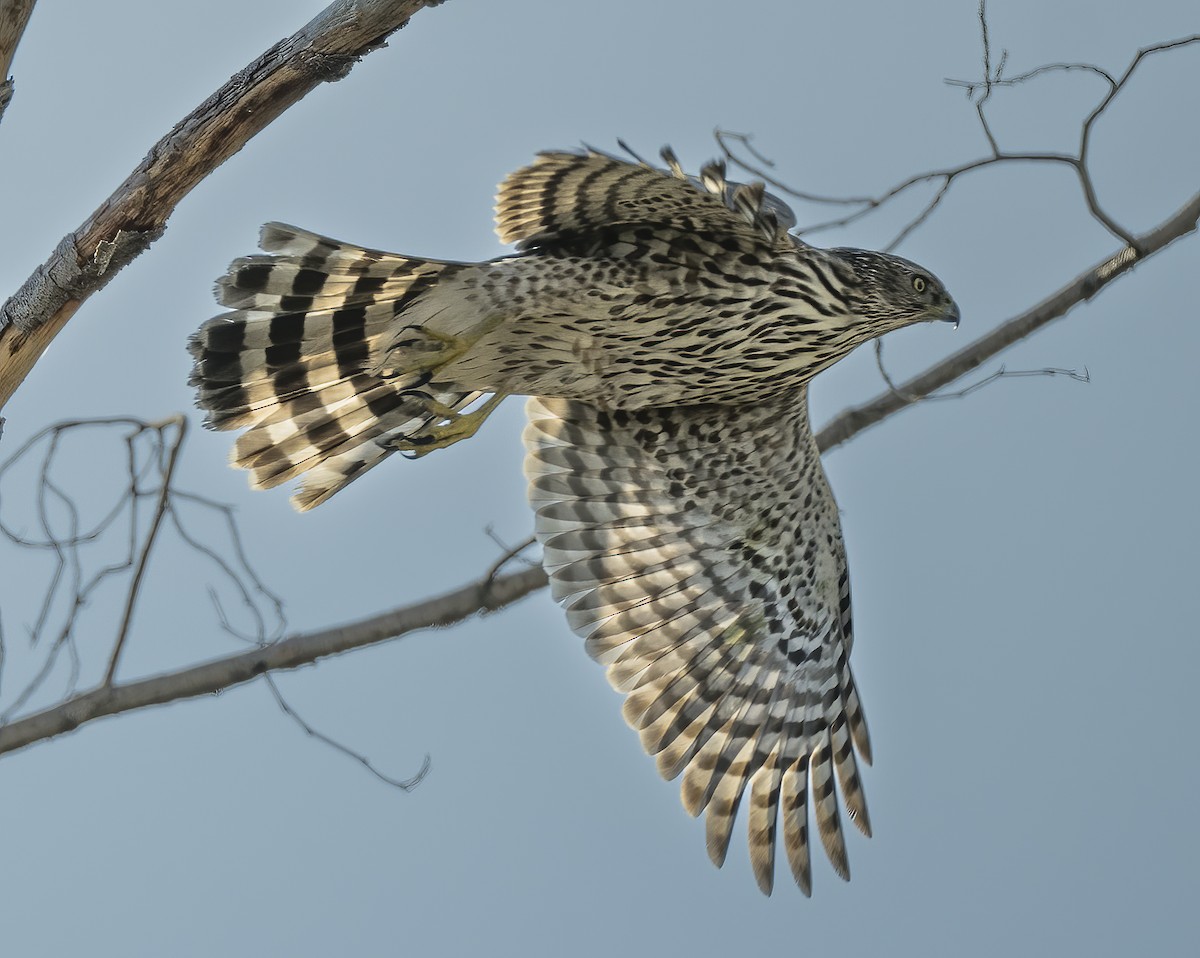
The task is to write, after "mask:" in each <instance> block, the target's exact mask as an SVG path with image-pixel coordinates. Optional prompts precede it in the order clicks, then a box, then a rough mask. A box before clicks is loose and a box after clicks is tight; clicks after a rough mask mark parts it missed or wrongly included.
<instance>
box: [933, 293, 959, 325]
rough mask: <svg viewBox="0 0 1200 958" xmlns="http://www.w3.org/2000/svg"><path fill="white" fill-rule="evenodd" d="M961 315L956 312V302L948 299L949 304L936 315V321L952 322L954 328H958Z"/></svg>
mask: <svg viewBox="0 0 1200 958" xmlns="http://www.w3.org/2000/svg"><path fill="white" fill-rule="evenodd" d="M960 318H961V317H960V316H959V314H958V303H956V302H955V301H954V300H950V305H949V306H947V307H946V308H945V310H944V311H943V312H942V315H941V316H938V317H936V319H937V320H938V322H942V323H953V324H954V328H955V329H958V322H959V319H960Z"/></svg>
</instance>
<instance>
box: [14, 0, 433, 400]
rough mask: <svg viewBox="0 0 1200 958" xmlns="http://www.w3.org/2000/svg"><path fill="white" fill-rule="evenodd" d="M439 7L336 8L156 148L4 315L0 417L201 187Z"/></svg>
mask: <svg viewBox="0 0 1200 958" xmlns="http://www.w3.org/2000/svg"><path fill="white" fill-rule="evenodd" d="M437 2H440V0H336V2H334V3H332V4H330V5H329V6H328V7H326V8H325V10H324V11H322V12H321V13H320V14H319V15H317V16H316V17H315V18H314V19H313V20H311V21H310V22H309V23H308V24H306V25H305V26H304V27H302V28H301V29H300V30H298V31H297V32H296V33H294V34H292V36H290V37H288V38H287V39H285V40H281V41H280V42H279V43H277V44H275V45H274V46H273V47H271V49H269V50H267V51H266V52H265V53H264V54H262V55H261V56H260V57H258V58H257V59H255V60H254V62H252V63H250V64H249V65H247V66H246V67H245V68H244V69H242V70H241V71H240V72H239V73H237V74H236V75H234V76H233V77H232V78H231V79H230V80H229V82H228V83H226V84H225V85H224V86H223V87H221V89H219V90H217V92H216V93H214V94H213V95H212V96H210V97H209V98H208V99H207V100H205V101H204V103H202V104H200V106H198V107H197V108H196V109H195V110H193V111H192V112H191V113H190V114H188V116H186V117H185V118H184V119H183V120H181V121H180V122H179V123H178V124H177V125H176V126H175V128H174V129H173V130H171V132H170V133H168V134H167V135H166V136H165V137H163V138H162V139H161V140H159V141H158V143H156V144H155V145H154V146H153V147H152V148H151V150H150V153H149V154H148V155H147V156H146V158H145V159H144V160H143V161H142V162H141V164H140V165H139V166H138V168H137V169H135V170H134V171H133V172H132V173H131V174H130V175H129V178H128V179H126V181H125V182H124V183H122V184H121V186H120V187H118V188H117V190H116V192H115V193H113V194H112V196H110V197H109V198H108V199H107V200H105V201H104V202H103V203H102V204H101V205H100V208H99V209H97V210H96V211H95V212H94V213H93V214H92V215H91V216H90V217H88V219H87V220H85V221H84V223H83V224H82V225H81V226H80V227H79V228H78V229H77V230H75V232H73V233H70V234H68V235H67V236H65V237H64V238H63V239H62V241H61V242H60V243H59V244H58V246H57V248H56V249H55V250H54V252H53V253H51V255H50V258H49V259H48V260H46V262H45V263H44V264H42V265H41V266H39V267H38V268H37V270H35V271H34V273H33V275H32V276H30V277H29V279H27V280H26V281H25V283H24V284H23V285H22V286H21V288H20V289H19V290H18V291H17V292H16V294H14V295H13V297H12V298H11V299H9V300H8V302H6V303H5V304H4V305H3V307H0V409H3V407H4V404H5V403H6V402H7V401H8V399H9V397H10V396H12V394H13V392H14V391H15V390H16V389H17V387H18V386H20V384H21V383H22V382H23V381H24V379H25V377H26V376H27V375H28V373H29V371H30V370H31V369H32V368H33V366H34V364H35V363H36V362H37V359H38V357H39V356H40V355H41V354H42V352H43V351H44V350H45V348H46V346H47V345H49V343H50V341H51V340H52V339H53V338H54V337H55V336H56V335H57V334H58V333H59V331H60V330H61V329H62V328H63V326H64V325H65V324H66V323H67V321H68V320H69V319H70V318H71V316H72V314H73V313H74V312H75V310H76V309H78V308H79V306H80V304H81V303H82V302H83V301H84V300H85V299H87V298H88V297H89V296H91V295H92V293H95V292H96V291H97V290H99V289H101V288H102V287H103V286H104V285H105V284H106V283H108V281H109V280H110V279H112V278H113V276H115V275H116V274H117V272H119V271H120V269H121V268H122V267H124V266H125V265H126V264H127V263H128V262H130V261H131V260H132V259H134V258H135V257H136V256H138V255H139V254H140V253H142V252H143V251H145V250H146V249H147V248H148V247H149V246H150V244H151V243H153V242H154V240H156V239H157V238H158V237H159V236H161V235H162V233H163V230H164V229H165V228H166V222H167V218H168V217H169V216H170V215H171V213H172V212H174V210H175V207H176V206H177V205H178V204H179V202H180V200H182V199H183V197H185V196H186V195H187V194H188V193H189V192H190V191H191V190H192V188H193V187H195V186H196V184H198V183H199V182H200V181H201V180H203V179H204V177H206V176H207V175H208V174H210V173H211V172H212V171H213V170H215V169H216V168H217V167H218V166H220V165H221V164H222V163H223V162H225V160H227V159H229V157H231V156H233V154H235V153H236V152H238V150H240V149H241V148H242V147H243V146H245V144H246V143H247V141H248V140H249V139H250V138H251V137H253V136H254V135H255V134H256V133H258V132H259V131H260V130H262V129H264V128H265V127H266V126H267V125H268V124H269V123H271V121H272V120H274V119H275V118H276V117H278V116H279V115H280V114H281V113H283V111H284V110H286V109H287V108H288V107H290V106H291V105H292V104H294V103H296V102H297V101H299V100H300V99H301V98H302V97H303V96H304V95H305V94H307V93H308V92H309V91H310V90H312V89H313V88H314V87H316V86H317V85H318V84H320V83H324V82H327V81H333V80H340V79H341V78H342V77H344V76H345V75H346V74H347V73H349V72H350V69H351V68H352V67H353V66H354V64H355V63H356V62H357V61H358V60H359V59H360V58H361V57H363V56H365V55H366V54H368V53H370V52H371V51H372V50H376V49H379V48H380V47H381V46H383V45H384V41H385V40H386V39H387V37H388V36H390V35H391V34H392V33H393V32H394V31H396V30H398V29H399V28H400V27H402V26H403V25H404V24H405V23H407V22H408V20H409V19H410V18H411V17H412V16H413V14H415V13H416V12H417V11H418V10H420V9H421V8H423V7H426V6H433V5H435V4H436V3H437Z"/></svg>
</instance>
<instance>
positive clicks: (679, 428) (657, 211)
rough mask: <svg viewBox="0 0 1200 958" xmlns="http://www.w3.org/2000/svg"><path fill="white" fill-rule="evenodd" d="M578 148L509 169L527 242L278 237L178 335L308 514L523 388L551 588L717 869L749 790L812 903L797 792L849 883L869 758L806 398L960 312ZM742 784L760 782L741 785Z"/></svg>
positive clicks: (758, 862) (503, 232)
mask: <svg viewBox="0 0 1200 958" xmlns="http://www.w3.org/2000/svg"><path fill="white" fill-rule="evenodd" d="M663 155H664V159H665V160H666V162H667V167H668V169H666V170H659V169H655V168H653V167H650V166H648V165H646V164H644V163H640V162H637V163H633V162H627V161H625V160H622V159H619V158H616V157H612V156H608V155H606V154H603V153H598V152H596V151H592V150H589V151H583V152H579V153H567V152H552V153H545V154H542V155H540V156H539V157H538V158H537V160H536V161H535V162H534V163H533V164H531V165H530V166H528V167H525V168H523V169H521V170H518V171H517V172H515V173H513V174H512V175H510V176H509V177H508V178H506V179H505V181H504V182H503V183H502V184H501V187H500V193H499V195H498V197H497V207H496V212H497V231H498V232H499V234H500V236H501V238H502V239H503V240H504V241H506V242H514V243H516V244H517V250H518V252H517V254H516V255H512V256H505V257H500V258H498V259H495V260H490V261H488V262H484V263H454V262H443V261H437V260H430V259H422V258H418V257H412V256H404V255H399V254H394V253H386V252H382V251H379V250H369V249H363V248H360V247H356V246H352V245H350V244H346V243H340V242H338V241H335V240H331V239H328V238H326V237H322V236H319V235H317V234H314V233H309V232H306V231H304V230H299V229H296V228H294V227H289V226H283V225H281V224H268V225H267V226H266V227H264V229H263V234H262V248H263V250H264V253H265V255H257V256H250V257H245V258H243V259H239V260H237V261H235V262H234V263H233V265H232V266H231V267H230V270H229V272H228V274H227V275H226V276H225V277H224V278H223V279H221V280H220V281H219V283H218V287H217V295H218V299H219V300H220V302H221V303H222V305H224V306H227V307H229V309H230V310H231V311H230V312H228V313H225V314H223V315H221V316H218V317H216V318H215V319H212V320H210V321H209V322H208V323H205V324H204V326H202V327H201V329H200V330H199V331H198V332H197V333H196V335H195V336H194V337H193V339H192V342H191V350H192V353H193V355H194V357H195V360H196V363H195V368H194V372H193V377H192V378H193V382H194V383H195V384H196V386H197V387H198V402H199V405H201V406H202V407H203V408H205V409H206V410H208V413H209V418H208V422H209V424H210V425H212V426H214V427H215V428H219V429H232V428H244V429H245V430H246V431H245V433H244V434H243V435H242V436H241V437H240V438H239V439H238V441H237V443H236V445H235V448H234V457H233V458H234V463H235V465H238V466H242V467H244V468H247V469H249V470H250V474H251V483H252V485H254V486H258V487H268V486H274V485H277V484H279V483H281V482H284V481H287V480H289V479H291V478H293V477H298V478H300V479H301V486H300V489H299V491H298V492H297V494H296V495H295V496H294V497H293V502H294V503H295V504H296V506H297V508H300V509H308V508H311V507H312V506H314V505H317V504H319V503H320V502H323V501H324V500H325V499H327V498H329V497H330V496H331V495H333V494H334V493H335V492H337V491H338V490H340V489H341V488H343V487H344V486H345V485H346V484H347V483H349V482H350V481H351V480H353V479H355V478H356V477H358V476H360V475H362V474H363V473H364V472H365V471H366V470H368V469H369V468H371V467H372V466H374V465H375V464H377V463H378V462H380V461H382V459H384V458H386V457H387V456H388V455H389V454H390V453H392V452H397V451H398V452H401V453H402V454H405V455H408V456H419V455H424V454H425V453H428V452H430V451H433V450H435V449H440V448H442V447H444V446H447V445H450V444H451V443H454V442H458V441H459V440H461V439H464V438H467V437H469V436H470V435H472V434H473V433H474V432H475V431H476V429H478V428H479V426H480V425H481V424H482V422H483V421H484V420H485V419H486V418H487V416H488V415H489V413H490V412H491V411H492V409H493V408H494V407H495V405H496V403H498V402H499V401H501V400H502V399H503V398H504V397H505V396H506V395H509V394H521V395H527V396H533V397H538V398H535V399H531V400H530V403H529V406H528V412H529V424H528V426H527V427H526V430H525V443H526V451H527V455H526V472H527V474H528V477H529V497H530V502H531V504H532V506H533V508H534V511H535V513H536V517H537V525H536V530H537V536H538V539H539V541H540V542H541V544H542V546H543V550H544V559H543V561H544V564H545V567H546V570H547V572H548V574H549V576H550V580H551V585H552V589H553V592H554V596H555V598H556V599H558V600H559V601H560V602H562V603H563V604H564V606H565V608H566V611H567V617H568V621H569V623H570V625H571V627H572V628H573V629H574V630H575V631H576V632H577V633H578V634H579V635H581V636H582V637H584V639H585V643H586V647H587V649H588V651H589V652H590V653H591V654H592V655H593V656H594V657H595V658H596V659H597V660H598V661H600V662H602V663H603V664H605V665H606V667H607V670H608V677H609V680H610V682H611V683H612V685H613V687H614V688H616V689H618V690H619V691H621V692H623V693H625V694H626V701H625V709H624V714H625V717H626V719H627V721H628V722H629V723H630V725H631V726H633V727H634V728H635V729H637V730H638V732H639V734H640V736H641V739H642V743H643V745H644V746H645V748H646V750H647V751H648V752H650V753H652V754H654V755H655V756H656V761H657V763H658V767H659V770H660V771H661V772H662V773H663V774H664V775H665V776H667V777H668V778H674V777H676V776H681V795H682V798H683V802H684V805H685V807H686V808H687V809H688V811H690V812H691V813H692V814H694V815H696V814H699V813H700V812H702V811H703V812H704V813H705V815H706V823H707V826H706V827H707V835H708V848H709V854H710V856H711V857H712V859H713V861H714V862H716V863H717V864H718V865H720V864H721V863H722V862H723V861H724V858H725V854H726V850H727V848H728V844H729V840H730V835H731V830H732V827H733V822H734V817H735V815H736V812H737V809H738V807H739V804H741V803H742V801H743V798H745V799H746V800H747V803H748V811H747V814H746V819H747V823H748V826H749V842H750V852H751V862H752V865H753V869H754V873H755V877H756V879H757V881H758V884H759V887H760V888H762V890H763V891H765V892H768V893H769V892H770V891H771V888H772V884H773V876H774V853H775V844H776V843H775V837H776V830H777V828H781V829H782V836H783V845H784V848H785V850H786V853H787V858H788V861H789V864H790V866H791V870H792V872H793V875H794V877H795V879H796V882H797V884H798V885H799V886H800V887H801V888H802V889H803V890H804V892H805V893H806V894H808V893H809V892H810V890H811V881H812V878H811V867H810V861H809V838H808V809H809V807H811V808H812V811H813V820H814V821H815V823H816V827H817V832H818V835H819V837H820V840H821V842H822V844H823V845H824V847H825V849H826V852H827V853H828V856H829V859H830V861H831V862H832V863H833V867H834V869H835V871H837V872H838V874H840V875H842V877H848V875H849V871H848V866H847V861H846V849H845V841H844V836H843V832H842V827H841V823H840V817H839V813H838V792H839V789H840V794H841V798H842V801H844V803H845V805H846V808H847V810H848V811H849V813H850V815H851V817H852V818H853V819H854V821H855V823H856V824H857V825H858V826H859V827H860V828H861V829H862V831H864V832H866V833H869V830H870V826H869V824H868V819H867V811H866V802H865V799H864V797H863V791H862V783H861V779H860V775H859V768H858V761H857V758H856V756H857V757H861V758H862V759H863V760H865V761H867V762H869V761H870V745H869V741H868V737H867V731H866V723H865V721H864V719H863V715H862V709H861V706H860V704H859V699H858V693H857V691H856V689H855V686H854V680H853V677H852V675H851V671H850V664H849V654H850V649H851V644H852V636H851V625H850V586H849V576H848V573H847V568H846V558H845V552H844V549H843V545H842V536H841V529H840V524H839V521H838V512H837V507H836V504H835V502H834V499H833V496H832V494H831V492H830V490H829V486H828V484H827V482H826V480H825V476H824V472H823V470H822V468H821V463H820V458H819V455H818V452H817V448H816V444H815V441H814V439H813V435H812V432H811V428H810V426H809V421H808V409H807V386H808V383H809V381H810V380H811V379H812V377H813V376H815V375H816V374H817V373H818V372H820V371H821V370H822V369H825V368H827V367H828V366H830V365H831V364H832V363H834V362H836V361H837V360H838V359H839V358H841V357H842V356H844V355H846V354H847V353H848V352H849V351H850V350H852V349H853V348H854V347H855V346H857V345H859V344H860V343H862V342H865V341H867V340H869V339H871V338H873V337H875V336H879V335H882V334H883V333H886V332H888V331H890V330H892V329H898V328H900V327H902V326H907V325H910V324H912V323H916V322H922V321H928V320H938V319H951V320H956V319H957V316H958V311H957V307H956V306H955V305H954V301H953V300H952V299H951V298H950V296H949V294H948V293H947V292H946V290H945V288H944V286H943V285H942V284H941V283H940V282H939V281H938V280H937V278H936V277H934V276H933V275H932V274H931V273H929V272H928V271H927V270H924V269H923V268H922V267H920V266H918V265H916V264H915V263H911V262H909V261H908V260H904V259H901V258H899V257H895V256H889V255H887V254H883V253H875V252H870V251H865V250H850V249H837V250H822V249H818V248H815V247H812V246H808V245H806V244H804V243H802V242H801V241H800V240H798V239H796V238H795V237H793V236H792V235H791V234H789V233H788V232H787V230H786V228H787V227H788V226H790V225H791V224H792V223H793V222H794V218H793V217H792V214H791V211H790V210H788V209H787V207H786V205H784V204H783V203H782V201H780V200H779V199H777V198H775V197H772V196H770V194H767V193H766V192H765V191H764V189H763V186H762V184H761V183H755V184H750V185H742V184H736V183H731V182H729V181H727V180H726V178H725V172H724V167H723V166H722V165H721V164H709V165H708V166H706V167H704V168H703V169H702V170H701V172H700V174H699V176H697V177H688V176H687V175H685V174H684V172H683V170H682V169H681V167H680V166H679V163H678V161H677V160H676V159H675V157H674V155H673V154H671V153H670V152H669V151H664V154H663ZM747 793H748V795H747Z"/></svg>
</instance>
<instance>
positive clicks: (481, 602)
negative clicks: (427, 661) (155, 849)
mask: <svg viewBox="0 0 1200 958" xmlns="http://www.w3.org/2000/svg"><path fill="white" fill-rule="evenodd" d="M545 584H546V574H545V572H543V571H542V570H541V569H523V570H521V571H520V572H514V573H512V574H510V575H505V576H496V577H494V578H484V579H481V580H480V581H478V582H473V583H471V584H470V585H467V586H464V587H462V588H461V589H456V590H455V591H453V592H447V593H446V594H445V595H440V596H437V597H436V598H432V599H428V600H426V601H424V602H419V603H417V604H416V605H411V606H405V607H402V608H399V609H395V610H393V611H391V612H384V613H382V614H381V615H376V616H372V617H371V618H369V619H363V620H361V621H359V622H351V623H349V624H347V625H340V626H335V627H334V628H331V629H322V630H320V631H317V632H307V633H301V634H298V635H293V636H289V637H288V638H285V639H282V640H281V641H279V642H276V643H274V644H271V645H265V646H263V647H261V648H256V649H251V650H250V651H248V652H242V653H239V654H237V655H230V656H226V657H224V658H220V659H214V660H213V661H211V662H205V663H203V664H201V665H196V666H193V667H191V668H187V669H182V670H180V671H178V672H171V673H168V674H166V675H157V676H152V677H150V678H147V679H141V680H140V681H137V682H129V683H126V684H121V685H102V686H100V687H99V688H96V689H93V690H92V691H90V692H84V693H82V694H80V695H77V696H75V697H74V698H72V699H70V700H68V701H66V702H63V703H61V704H60V705H56V706H54V707H53V708H48V709H45V710H44V711H41V712H36V713H34V714H33V715H29V716H26V717H25V718H22V719H18V720H16V721H14V722H12V723H11V724H9V725H4V726H0V754H3V753H4V752H12V751H15V750H16V749H19V748H24V747H25V746H27V745H32V744H33V743H34V742H40V741H42V740H43V739H47V738H53V737H54V736H56V735H61V734H63V733H64V732H70V731H73V730H74V729H76V728H78V727H79V726H80V725H83V724H85V723H86V722H91V721H94V720H95V719H98V718H103V717H104V716H106V715H117V714H119V713H121V712H129V711H132V710H134V709H141V708H146V707H147V706H150V705H162V704H163V703H165V702H174V701H177V700H179V699H187V698H195V697H196V696H199V695H206V694H208V693H211V692H216V691H219V690H222V689H227V688H231V687H233V686H235V685H241V684H242V683H245V682H249V681H251V680H253V679H255V678H257V677H258V676H260V675H263V674H264V673H266V672H273V671H277V670H280V669H295V668H299V667H300V666H303V665H310V664H311V663H313V662H315V661H316V660H317V659H320V658H323V657H325V656H327V655H335V654H337V653H339V652H347V651H349V650H351V649H356V648H361V647H362V646H364V645H372V644H374V643H376V642H381V641H383V640H385V639H392V638H398V637H399V636H402V635H407V634H408V633H410V632H417V631H420V630H423V629H431V628H438V627H441V626H447V625H454V624H455V623H458V622H462V621H463V620H465V619H469V618H472V617H473V616H475V615H481V614H485V613H488V612H494V611H496V610H497V609H502V608H504V606H506V605H511V604H512V603H513V602H516V601H517V600H518V599H522V598H524V597H525V596H527V595H529V594H530V593H531V592H535V591H537V590H538V589H540V588H542V587H543V586H544V585H545Z"/></svg>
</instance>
